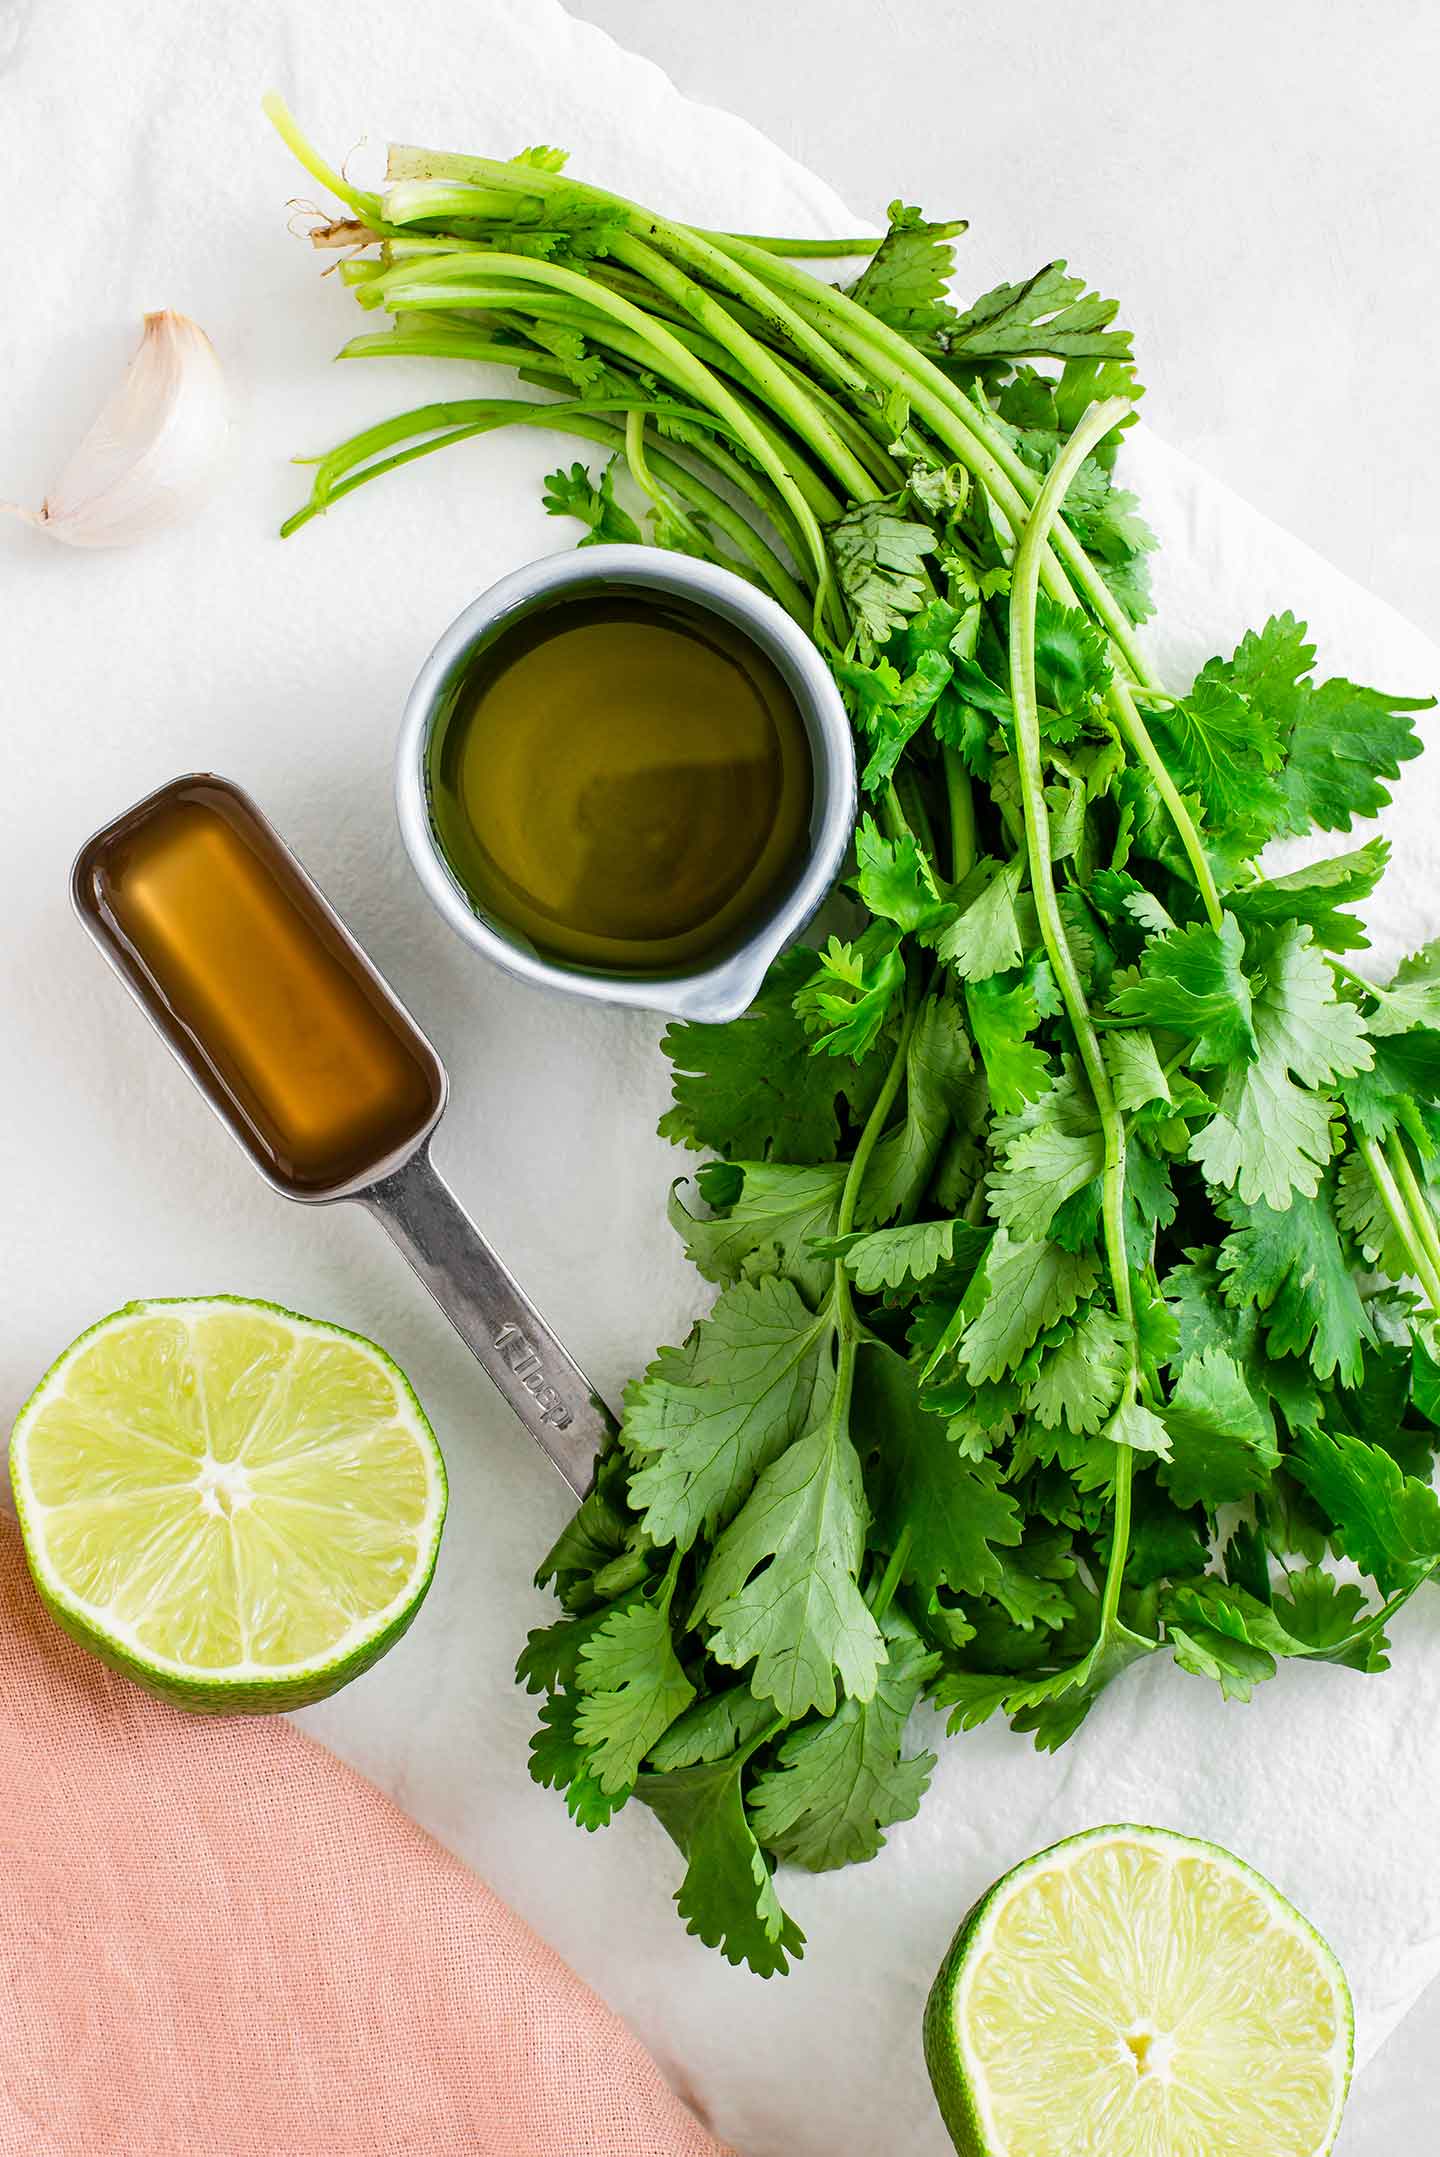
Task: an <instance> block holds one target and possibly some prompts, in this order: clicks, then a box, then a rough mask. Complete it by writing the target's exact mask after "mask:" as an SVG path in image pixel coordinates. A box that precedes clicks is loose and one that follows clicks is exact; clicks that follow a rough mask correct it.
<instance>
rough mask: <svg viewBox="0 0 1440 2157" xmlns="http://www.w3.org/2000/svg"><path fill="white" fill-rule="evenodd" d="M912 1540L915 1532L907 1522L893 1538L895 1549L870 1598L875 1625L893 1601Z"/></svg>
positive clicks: (871, 1613)
mask: <svg viewBox="0 0 1440 2157" xmlns="http://www.w3.org/2000/svg"><path fill="white" fill-rule="evenodd" d="M914 1540H915V1531H914V1529H913V1528H912V1527H911V1525H910V1522H909V1521H908V1520H907V1521H906V1523H905V1525H904V1527H903V1528H902V1529H901V1530H900V1533H899V1534H898V1535H897V1536H896V1538H895V1548H894V1549H893V1550H892V1551H891V1553H890V1558H889V1562H888V1563H887V1565H886V1567H885V1570H884V1572H883V1573H882V1574H881V1576H880V1580H879V1583H878V1585H877V1587H876V1589H875V1593H874V1594H873V1595H872V1596H871V1598H870V1615H871V1617H872V1618H873V1619H874V1620H875V1623H876V1624H877V1625H878V1624H879V1623H880V1620H881V1619H882V1618H883V1617H884V1615H885V1613H886V1611H887V1610H888V1609H889V1608H890V1605H891V1604H892V1603H893V1602H894V1600H895V1590H896V1589H897V1588H898V1587H899V1585H900V1576H901V1574H902V1573H903V1572H904V1570H905V1563H906V1560H907V1559H908V1558H909V1556H910V1546H911V1544H912V1543H913V1542H914Z"/></svg>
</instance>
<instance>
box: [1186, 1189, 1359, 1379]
mask: <svg viewBox="0 0 1440 2157" xmlns="http://www.w3.org/2000/svg"><path fill="white" fill-rule="evenodd" d="M1220 1211H1221V1214H1222V1216H1223V1217H1224V1219H1225V1220H1226V1221H1228V1222H1229V1223H1230V1233H1229V1235H1228V1236H1226V1238H1225V1240H1224V1242H1223V1243H1222V1244H1221V1246H1220V1255H1219V1268H1220V1272H1221V1274H1222V1275H1223V1276H1224V1293H1225V1299H1226V1301H1227V1302H1228V1303H1230V1304H1232V1305H1242V1304H1247V1303H1253V1304H1255V1305H1256V1306H1257V1308H1258V1309H1259V1310H1260V1312H1261V1313H1262V1314H1263V1319H1264V1324H1265V1329H1266V1334H1267V1337H1268V1341H1269V1346H1270V1351H1271V1353H1272V1355H1276V1356H1308V1357H1309V1359H1310V1364H1311V1368H1312V1369H1313V1370H1314V1372H1315V1374H1316V1376H1317V1377H1318V1378H1330V1377H1331V1376H1333V1375H1334V1374H1335V1373H1336V1372H1337V1371H1338V1373H1339V1374H1340V1377H1341V1378H1342V1379H1343V1381H1344V1382H1345V1384H1346V1385H1350V1386H1355V1385H1358V1384H1359V1383H1360V1378H1361V1374H1362V1372H1363V1370H1364V1350H1365V1345H1366V1343H1367V1342H1369V1341H1372V1340H1373V1339H1374V1337H1375V1336H1374V1330H1373V1328H1372V1327H1371V1324H1370V1320H1369V1318H1368V1317H1367V1316H1366V1312H1365V1306H1364V1304H1363V1302H1362V1301H1361V1298H1360V1292H1359V1290H1358V1288H1357V1287H1356V1285H1355V1280H1354V1276H1353V1275H1352V1274H1351V1271H1350V1268H1349V1266H1348V1265H1347V1264H1346V1262H1345V1254H1344V1252H1343V1251H1342V1250H1341V1248H1340V1237H1339V1234H1338V1232H1337V1230H1336V1227H1335V1215H1334V1211H1333V1208H1332V1205H1331V1201H1330V1195H1329V1193H1328V1191H1327V1190H1325V1189H1324V1188H1323V1187H1322V1188H1321V1189H1319V1190H1318V1191H1317V1192H1316V1193H1315V1195H1314V1196H1313V1197H1300V1196H1298V1195H1297V1196H1295V1197H1292V1198H1291V1200H1290V1203H1289V1205H1288V1206H1287V1207H1286V1208H1285V1209H1284V1210H1283V1212H1282V1211H1277V1210H1276V1209H1275V1208H1274V1207H1273V1206H1267V1205H1265V1204H1264V1203H1263V1202H1259V1203H1256V1204H1254V1205H1247V1204H1246V1203H1245V1201H1244V1200H1243V1199H1240V1198H1227V1199H1225V1200H1224V1201H1223V1202H1222V1204H1221V1207H1220Z"/></svg>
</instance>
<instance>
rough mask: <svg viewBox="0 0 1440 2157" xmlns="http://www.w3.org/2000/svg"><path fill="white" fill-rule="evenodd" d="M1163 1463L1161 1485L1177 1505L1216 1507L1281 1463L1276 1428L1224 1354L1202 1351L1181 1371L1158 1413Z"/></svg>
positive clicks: (1253, 1487) (1261, 1482) (1260, 1484)
mask: <svg viewBox="0 0 1440 2157" xmlns="http://www.w3.org/2000/svg"><path fill="white" fill-rule="evenodd" d="M1162 1420H1163V1421H1164V1424H1165V1428H1166V1430H1167V1431H1168V1432H1169V1433H1170V1458H1169V1460H1168V1461H1166V1462H1165V1463H1163V1465H1162V1466H1161V1469H1160V1481H1161V1482H1162V1483H1163V1484H1164V1486H1165V1488H1166V1489H1167V1490H1168V1491H1169V1493H1170V1495H1171V1497H1172V1498H1173V1499H1174V1500H1175V1503H1176V1504H1177V1505H1178V1506H1182V1507H1184V1506H1192V1505H1203V1506H1207V1507H1208V1508H1209V1509H1210V1510H1211V1511H1212V1512H1213V1510H1214V1509H1215V1507H1216V1506H1219V1505H1228V1504H1231V1503H1232V1502H1233V1501H1235V1500H1236V1499H1240V1498H1248V1497H1249V1496H1250V1495H1251V1493H1252V1492H1254V1491H1257V1490H1261V1489H1263V1488H1264V1486H1265V1485H1266V1484H1267V1483H1268V1482H1269V1480H1270V1477H1271V1476H1272V1475H1273V1473H1274V1471H1275V1469H1276V1468H1277V1467H1278V1466H1279V1464H1280V1454H1279V1449H1278V1448H1277V1446H1276V1443H1275V1427H1274V1424H1273V1422H1272V1421H1271V1418H1270V1416H1269V1414H1268V1412H1267V1411H1266V1410H1265V1409H1264V1408H1263V1407H1262V1406H1261V1405H1260V1403H1259V1402H1258V1401H1257V1400H1256V1399H1255V1396H1254V1394H1253V1393H1252V1392H1251V1391H1250V1388H1249V1387H1248V1386H1247V1385H1246V1383H1245V1374H1244V1372H1243V1371H1242V1369H1241V1367H1240V1365H1239V1364H1238V1363H1237V1362H1236V1361H1235V1359H1234V1357H1233V1356H1231V1355H1229V1354H1227V1352H1226V1351H1225V1350H1224V1349H1223V1348H1213V1347H1212V1348H1207V1349H1205V1351H1204V1352H1203V1354H1201V1355H1198V1356H1195V1357H1192V1358H1191V1359H1190V1361H1189V1362H1187V1363H1183V1364H1182V1365H1181V1367H1180V1377H1179V1380H1178V1382H1177V1384H1176V1386H1175V1389H1174V1391H1173V1392H1172V1394H1171V1396H1170V1399H1169V1401H1168V1402H1167V1404H1166V1406H1165V1408H1164V1409H1163V1411H1162Z"/></svg>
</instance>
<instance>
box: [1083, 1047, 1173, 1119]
mask: <svg viewBox="0 0 1440 2157" xmlns="http://www.w3.org/2000/svg"><path fill="white" fill-rule="evenodd" d="M1101 1047H1102V1049H1103V1051H1104V1056H1105V1064H1106V1068H1107V1070H1108V1071H1109V1073H1110V1084H1111V1085H1112V1087H1113V1088H1114V1090H1115V1106H1116V1107H1117V1108H1120V1109H1127V1110H1130V1109H1137V1108H1144V1107H1145V1106H1146V1104H1147V1103H1148V1102H1150V1101H1164V1102H1169V1101H1170V1100H1171V1099H1172V1098H1173V1097H1172V1095H1171V1092H1170V1081H1169V1080H1168V1079H1167V1078H1166V1076H1165V1073H1164V1070H1163V1069H1162V1067H1161V1063H1160V1058H1159V1056H1158V1055H1157V1053H1156V1049H1155V1040H1154V1036H1153V1035H1152V1034H1149V1033H1147V1032H1145V1031H1144V1029H1143V1028H1141V1027H1136V1028H1135V1029H1134V1030H1133V1031H1131V1030H1128V1029H1127V1030H1126V1031H1125V1032H1123V1033H1110V1034H1107V1035H1106V1036H1105V1039H1104V1041H1103V1042H1102V1043H1101Z"/></svg>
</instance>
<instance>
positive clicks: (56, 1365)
mask: <svg viewBox="0 0 1440 2157" xmlns="http://www.w3.org/2000/svg"><path fill="white" fill-rule="evenodd" d="M226 1310H236V1311H242V1312H246V1313H251V1314H255V1315H256V1316H257V1317H258V1316H261V1315H263V1316H264V1317H265V1318H266V1319H267V1320H269V1321H271V1322H272V1323H273V1322H278V1323H279V1324H280V1325H281V1326H282V1327H284V1328H285V1329H287V1330H288V1331H289V1332H290V1333H291V1335H292V1337H293V1339H294V1341H295V1342H296V1343H297V1345H298V1344H300V1343H302V1342H304V1341H317V1340H318V1341H323V1340H325V1339H327V1338H328V1339H334V1340H338V1341H343V1342H344V1343H345V1344H346V1345H347V1347H348V1348H349V1349H351V1350H352V1351H354V1352H355V1353H357V1354H359V1355H360V1356H361V1357H363V1358H364V1359H366V1360H368V1361H369V1362H370V1363H371V1364H373V1366H374V1367H375V1369H376V1370H377V1371H378V1372H380V1373H382V1374H383V1376H384V1378H385V1381H386V1383H387V1385H388V1386H389V1387H390V1388H391V1389H392V1390H393V1394H394V1399H395V1406H396V1411H397V1426H398V1427H399V1428H402V1429H403V1430H404V1431H405V1432H406V1434H407V1435H408V1436H409V1437H410V1438H411V1439H413V1441H414V1446H415V1454H416V1457H417V1459H418V1460H419V1461H420V1462H422V1463H423V1468H424V1476H425V1493H426V1495H425V1506H424V1512H423V1516H422V1519H421V1523H420V1531H419V1533H418V1535H417V1538H416V1555H415V1559H414V1562H413V1563H412V1564H411V1565H410V1567H409V1569H408V1571H407V1574H406V1577H405V1579H404V1580H403V1581H402V1582H401V1583H400V1585H399V1586H398V1587H397V1589H396V1592H395V1593H394V1595H393V1596H392V1597H391V1598H390V1599H389V1600H388V1601H387V1602H386V1603H385V1604H384V1605H383V1606H381V1607H379V1608H377V1609H374V1610H371V1611H368V1612H367V1613H366V1614H365V1615H364V1616H363V1618H360V1619H359V1620H357V1621H356V1622H355V1623H354V1624H353V1625H352V1626H351V1627H350V1629H349V1630H348V1631H347V1632H346V1633H345V1634H344V1635H343V1636H342V1637H340V1638H339V1639H338V1640H336V1641H335V1642H333V1643H332V1644H331V1645H330V1646H329V1647H328V1648H327V1649H326V1651H325V1652H323V1653H322V1654H319V1655H316V1656H311V1657H303V1658H297V1659H295V1660H294V1661H293V1662H282V1663H278V1664H277V1663H273V1662H271V1663H266V1664H263V1665H261V1664H247V1663H246V1662H245V1661H244V1660H243V1659H241V1660H236V1661H234V1662H231V1663H228V1664H226V1665H225V1666H224V1667H221V1668H219V1669H208V1668H203V1667H197V1666H196V1665H194V1664H192V1663H188V1662H185V1661H182V1660H179V1659H177V1658H175V1657H173V1656H168V1655H166V1654H164V1653H163V1652H161V1651H159V1650H157V1649H155V1648H153V1647H151V1646H148V1645H147V1646H145V1647H143V1648H142V1647H141V1646H140V1645H139V1643H138V1642H137V1641H136V1639H135V1637H134V1632H133V1629H131V1628H128V1627H121V1626H117V1624H116V1622H115V1620H114V1618H113V1615H112V1614H111V1613H109V1612H108V1611H107V1610H106V1609H105V1608H103V1607H101V1606H98V1605H96V1604H95V1603H93V1602H91V1601H89V1600H87V1599H86V1598H85V1597H84V1596H82V1595H79V1594H77V1593H76V1592H75V1590H74V1588H73V1587H72V1586H71V1585H70V1584H69V1583H68V1582H67V1581H66V1580H65V1579H64V1578H62V1577H61V1575H60V1573H59V1572H57V1570H56V1568H55V1566H54V1565H53V1563H52V1562H51V1560H50V1557H49V1555H48V1553H47V1549H46V1538H45V1533H44V1525H45V1522H44V1516H45V1514H46V1512H47V1510H48V1509H47V1508H46V1507H44V1506H43V1505H42V1504H41V1503H40V1501H39V1500H38V1498H37V1497H36V1495H35V1493H34V1491H33V1488H32V1486H31V1479H30V1476H29V1473H28V1448H29V1439H30V1434H31V1431H32V1429H33V1427H34V1425H35V1423H36V1420H37V1418H38V1417H39V1415H40V1413H41V1412H42V1410H44V1409H46V1408H47V1407H50V1406H51V1405H53V1404H54V1403H55V1402H56V1401H57V1400H58V1399H60V1398H62V1397H63V1394H64V1379H65V1377H66V1375H67V1374H68V1373H69V1372H70V1371H72V1370H73V1369H74V1367H75V1365H76V1363H77V1361H78V1360H79V1359H80V1358H81V1356H82V1354H84V1353H87V1352H89V1351H91V1350H93V1348H94V1347H95V1346H96V1345H97V1343H99V1342H100V1341H101V1340H102V1339H103V1338H104V1336H105V1335H106V1334H107V1333H116V1334H119V1333H121V1332H123V1331H124V1330H125V1329H127V1328H133V1327H134V1326H136V1325H137V1324H139V1323H142V1322H143V1321H144V1320H146V1319H147V1318H150V1317H153V1316H156V1315H158V1314H166V1313H168V1314H170V1315H181V1314H183V1315H184V1316H185V1317H186V1319H187V1320H188V1321H189V1322H191V1323H195V1322H198V1321H200V1320H203V1319H204V1318H205V1317H206V1316H208V1315H213V1314H215V1313H218V1312H224V1311H226ZM10 1480H11V1488H12V1490H13V1493H14V1499H15V1507H16V1512H17V1514H18V1517H19V1521H20V1528H21V1534H22V1536H23V1539H24V1544H25V1552H26V1557H27V1560H28V1562H29V1565H30V1570H31V1574H32V1576H33V1578H34V1581H35V1585H36V1588H37V1590H38V1592H39V1594H40V1597H41V1600H42V1601H43V1602H44V1604H45V1606H46V1608H47V1609H48V1611H49V1612H50V1615H51V1616H52V1618H54V1620H55V1622H56V1623H57V1624H58V1625H59V1626H60V1627H61V1629H62V1630H63V1631H64V1632H66V1633H68V1634H69V1635H70V1637H71V1638H72V1639H74V1640H77V1641H78V1642H79V1643H80V1645H81V1646H82V1647H85V1648H87V1649H89V1650H90V1651H91V1652H92V1653H93V1654H95V1655H96V1656H97V1657H98V1658H99V1659H100V1660H101V1661H102V1662H104V1663H106V1664H108V1665H109V1666H110V1668H112V1669H114V1670H118V1671H120V1672H121V1673H123V1674H124V1675H125V1676H127V1677H130V1678H133V1679H134V1680H136V1682H138V1683H139V1684H141V1685H143V1686H144V1687H145V1688H146V1689H147V1690H148V1691H150V1692H153V1693H157V1694H159V1695H160V1696H161V1697H162V1698H165V1699H168V1700H170V1701H172V1702H174V1703H175V1704H176V1705H177V1706H181V1707H185V1708H189V1709H192V1710H196V1711H199V1712H201V1713H206V1712H208V1713H214V1714H233V1713H281V1712H287V1711H289V1710H291V1709H294V1708H298V1707H303V1706H306V1705H308V1704H309V1703H311V1702H313V1701H316V1700H322V1699H325V1698H326V1697H327V1696H328V1695H329V1694H331V1693H333V1692H335V1691H337V1690H338V1689H339V1688H340V1687H341V1686H342V1685H345V1684H348V1683H349V1682H350V1680H351V1679H352V1678H355V1677H358V1676H359V1675H360V1674H361V1672H362V1671H365V1670H367V1669H369V1668H370V1667H371V1666H372V1665H373V1664H374V1663H376V1662H377V1661H378V1660H379V1659H380V1657H381V1656H382V1655H384V1654H385V1653H386V1652H387V1650H388V1649H389V1648H391V1647H393V1646H394V1644H395V1642H396V1641H397V1640H399V1639H400V1637H401V1636H402V1635H403V1634H404V1633H405V1632H406V1631H407V1629H408V1628H409V1626H410V1625H411V1624H412V1623H413V1621H414V1618H415V1616H416V1613H417V1612H418V1610H419V1608H420V1605H421V1604H422V1602H423V1601H424V1599H425V1596H426V1593H427V1592H428V1589H429V1586H430V1582H431V1579H432V1578H433V1575H434V1570H435V1562H436V1558H437V1556H438V1553H439V1547H440V1539H441V1534H442V1532H443V1529H444V1524H445V1515H446V1510H447V1506H448V1500H449V1490H448V1484H447V1479H446V1474H445V1464H444V1460H443V1458H442V1455H441V1452H440V1448H439V1446H438V1444H437V1443H436V1440H435V1435H434V1432H433V1431H432V1429H431V1427H430V1423H429V1421H428V1419H427V1417H426V1415H425V1412H424V1410H423V1408H422V1407H421V1405H420V1402H419V1399H418V1398H417V1396H416V1393H415V1390H414V1387H413V1386H412V1385H411V1383H410V1381H409V1379H408V1378H407V1377H406V1375H405V1373H404V1371H403V1370H401V1368H400V1366H399V1365H398V1364H397V1363H396V1362H395V1361H394V1360H393V1358H392V1357H390V1356H388V1355H387V1354H386V1353H385V1351H384V1349H382V1348H380V1347H379V1346H378V1345H377V1344H376V1343H375V1342H374V1341H371V1340H369V1339H367V1338H366V1337H365V1335H363V1334H360V1333H355V1332H353V1331H352V1330H350V1329H349V1328H348V1327H345V1326H339V1325H335V1324H334V1323H332V1322H331V1321H329V1320H326V1319H317V1318H309V1317H306V1316H304V1315H303V1314H301V1313H300V1312H296V1311H292V1310H289V1309H287V1308H286V1307H285V1306H284V1305H283V1304H277V1303H270V1302H266V1301H262V1300H261V1299H259V1298H255V1297H249V1296H237V1295H214V1296H205V1297H189V1296H161V1297H152V1298H145V1299H142V1300H138V1301H135V1302H132V1303H127V1304H125V1305H123V1306H122V1307H121V1308H120V1309H119V1310H116V1311H112V1312H110V1313H108V1314H107V1315H106V1316H105V1317H104V1318H101V1319H98V1320H97V1321H96V1322H95V1324H94V1325H92V1326H90V1327H88V1328H87V1329H86V1331H85V1332H84V1333H82V1334H80V1335H79V1336H78V1338H77V1339H75V1340H74V1341H72V1342H71V1343H70V1345H69V1347H68V1348H66V1349H65V1350H64V1351H63V1353H62V1354H61V1355H59V1356H57V1357H56V1359H55V1361H54V1362H53V1363H52V1364H51V1365H50V1367H49V1369H48V1370H47V1371H46V1372H45V1374H44V1376H43V1377H42V1378H41V1380H40V1382H39V1384H38V1385H37V1386H36V1387H35V1388H34V1390H33V1392H32V1393H31V1394H30V1396H29V1398H28V1399H27V1401H26V1402H25V1404H24V1406H23V1407H22V1408H21V1410H20V1413H19V1415H18V1417H17V1418H16V1421H15V1426H14V1429H13V1432H12V1434H11V1441H10Z"/></svg>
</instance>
